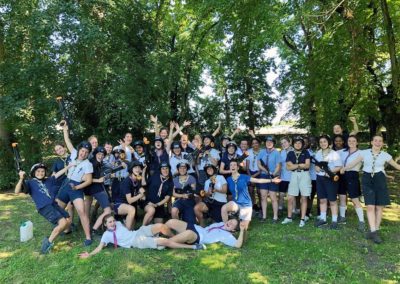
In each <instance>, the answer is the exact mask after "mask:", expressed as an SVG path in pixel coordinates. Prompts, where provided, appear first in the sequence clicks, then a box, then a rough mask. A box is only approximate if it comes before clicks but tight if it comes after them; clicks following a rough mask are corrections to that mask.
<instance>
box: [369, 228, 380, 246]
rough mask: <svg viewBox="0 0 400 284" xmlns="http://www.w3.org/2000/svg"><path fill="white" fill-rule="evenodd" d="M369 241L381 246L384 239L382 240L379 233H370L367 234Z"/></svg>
mask: <svg viewBox="0 0 400 284" xmlns="http://www.w3.org/2000/svg"><path fill="white" fill-rule="evenodd" d="M367 239H370V240H372V241H373V242H374V243H376V244H381V243H382V242H383V241H382V239H381V237H380V236H379V234H378V231H375V232H369V233H368V234H367Z"/></svg>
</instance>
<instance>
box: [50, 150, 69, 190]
mask: <svg viewBox="0 0 400 284" xmlns="http://www.w3.org/2000/svg"><path fill="white" fill-rule="evenodd" d="M70 157H71V156H70V155H68V157H66V158H65V159H62V158H60V157H58V158H57V159H56V160H55V161H54V163H53V166H52V167H51V172H52V173H57V172H59V171H61V170H62V169H63V168H65V167H66V166H67V165H68V164H69V163H70V162H71V159H70ZM66 178H67V175H66V174H63V175H61V176H60V177H58V179H57V184H58V185H60V186H61V185H62V184H63V182H64V180H65V179H66Z"/></svg>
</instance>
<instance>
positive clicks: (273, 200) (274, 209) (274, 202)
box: [269, 191, 278, 220]
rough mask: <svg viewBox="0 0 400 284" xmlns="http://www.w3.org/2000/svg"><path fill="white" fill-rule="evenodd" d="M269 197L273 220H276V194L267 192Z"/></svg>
mask: <svg viewBox="0 0 400 284" xmlns="http://www.w3.org/2000/svg"><path fill="white" fill-rule="evenodd" d="M269 196H270V198H271V203H272V210H273V212H274V219H275V220H277V219H278V197H277V196H276V192H273V191H269Z"/></svg>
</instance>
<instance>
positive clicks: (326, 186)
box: [317, 176, 338, 202]
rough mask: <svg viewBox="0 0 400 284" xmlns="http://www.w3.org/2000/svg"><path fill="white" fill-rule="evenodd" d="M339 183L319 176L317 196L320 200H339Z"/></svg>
mask: <svg viewBox="0 0 400 284" xmlns="http://www.w3.org/2000/svg"><path fill="white" fill-rule="evenodd" d="M337 192H338V182H335V181H333V180H332V179H331V178H329V177H323V176H317V196H318V199H328V200H329V201H332V202H333V201H336V200H337Z"/></svg>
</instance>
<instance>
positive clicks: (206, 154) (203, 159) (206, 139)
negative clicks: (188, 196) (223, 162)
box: [197, 134, 219, 190]
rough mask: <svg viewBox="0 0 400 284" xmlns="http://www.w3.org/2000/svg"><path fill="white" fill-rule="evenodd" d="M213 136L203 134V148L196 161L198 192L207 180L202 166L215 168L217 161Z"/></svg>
mask: <svg viewBox="0 0 400 284" xmlns="http://www.w3.org/2000/svg"><path fill="white" fill-rule="evenodd" d="M213 144H214V136H213V135H211V134H205V135H204V136H203V146H202V148H201V151H200V154H199V156H198V160H197V170H198V175H197V176H198V180H197V187H198V190H203V189H204V183H205V182H206V180H207V174H206V172H205V171H204V166H205V165H206V164H210V163H211V164H213V165H215V166H217V164H218V161H219V152H218V151H217V150H215V149H214V146H213Z"/></svg>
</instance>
